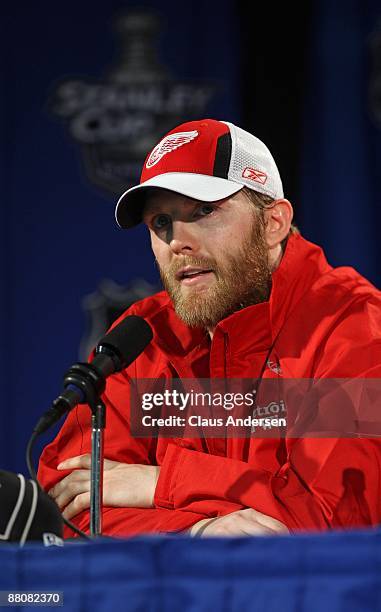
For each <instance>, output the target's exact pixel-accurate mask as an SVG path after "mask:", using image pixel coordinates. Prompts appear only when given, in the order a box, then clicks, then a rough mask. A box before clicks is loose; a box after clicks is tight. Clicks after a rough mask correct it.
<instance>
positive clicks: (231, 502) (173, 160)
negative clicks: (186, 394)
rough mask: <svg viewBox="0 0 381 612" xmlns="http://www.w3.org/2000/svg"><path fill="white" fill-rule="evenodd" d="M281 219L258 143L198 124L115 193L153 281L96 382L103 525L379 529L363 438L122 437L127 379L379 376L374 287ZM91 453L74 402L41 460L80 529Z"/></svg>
mask: <svg viewBox="0 0 381 612" xmlns="http://www.w3.org/2000/svg"><path fill="white" fill-rule="evenodd" d="M292 215H293V211H292V206H291V204H290V202H289V201H288V200H287V199H285V198H284V194H283V187H282V182H281V179H280V176H279V172H278V169H277V167H276V164H275V161H274V159H273V157H272V155H271V153H270V151H269V150H268V148H267V147H266V146H265V145H264V143H263V142H261V141H260V140H259V139H258V138H256V137H255V136H253V135H251V134H249V133H247V132H245V131H244V130H242V129H240V128H238V127H236V126H234V125H232V124H231V123H228V122H222V121H216V120H211V119H205V120H201V121H192V122H189V123H185V124H183V125H180V126H178V127H176V128H175V129H173V130H172V131H171V132H169V134H167V135H166V136H165V137H164V138H163V139H162V140H161V141H160V142H159V143H158V144H157V145H156V146H155V147H154V149H153V150H152V151H151V152H150V153H149V154H148V156H147V158H146V161H145V163H144V167H143V172H142V176H141V182H140V184H139V185H137V186H135V187H133V188H131V189H129V190H128V191H126V193H124V194H123V196H122V197H121V198H120V200H119V202H118V204H117V209H116V219H117V222H118V224H119V225H120V226H121V227H122V228H126V229H127V228H130V227H133V226H134V225H136V224H138V223H140V222H142V221H143V222H144V223H145V224H146V225H147V227H148V230H149V232H150V236H151V243H152V250H153V253H154V256H155V258H156V261H157V264H158V266H159V270H160V275H161V278H162V281H163V285H164V288H165V290H164V291H162V292H160V293H158V294H156V295H154V296H152V297H149V298H146V299H145V300H142V301H140V302H138V303H136V304H134V305H133V306H132V307H131V308H130V309H129V310H128V311H127V312H126V313H125V314H124V315H123V317H124V316H126V315H128V314H136V315H140V316H142V317H144V318H145V319H146V320H147V321H148V323H149V324H150V325H151V327H152V329H153V332H154V339H153V341H152V343H151V344H150V345H149V346H148V347H147V348H146V349H145V351H144V352H143V353H142V354H141V355H140V357H139V358H138V359H137V360H136V361H135V362H134V363H133V364H132V365H131V366H129V367H128V368H127V369H126V370H125V371H123V372H121V373H118V374H114V375H113V376H111V377H110V378H109V379H108V382H107V386H106V391H105V393H104V396H103V400H104V401H105V403H106V406H107V428H106V435H105V457H106V458H107V459H106V461H105V469H104V496H103V503H104V508H103V533H105V534H108V535H120V536H126V535H133V534H138V533H147V532H165V533H169V532H182V531H189V532H190V533H191V535H202V536H208V535H245V534H247V535H255V534H281V533H287V532H289V531H294V530H300V529H314V530H324V529H330V528H334V527H358V526H364V525H375V524H377V523H379V521H380V519H381V516H380V515H381V505H380V503H379V500H380V499H381V489H380V486H381V485H380V482H381V479H380V478H379V474H380V459H381V453H380V444H379V442H378V441H377V439H375V440H374V439H371V438H367V439H362V438H361V436H357V437H355V438H353V436H352V437H349V436H332V435H331V436H328V435H327V436H320V437H318V438H316V437H315V438H314V437H308V436H300V437H295V436H294V437H291V438H289V437H286V438H284V437H280V436H274V437H271V438H269V437H262V438H261V437H258V436H254V435H253V436H251V437H250V436H249V437H248V436H246V437H226V438H213V437H211V438H208V437H204V438H203V437H202V436H199V437H198V438H190V439H188V438H184V437H178V438H172V439H171V438H167V437H160V436H159V437H158V438H154V437H151V438H138V437H136V438H134V437H133V435H132V434H131V427H130V422H131V414H130V411H129V393H130V387H129V383H130V381H131V380H138V379H142V378H150V379H161V378H163V379H167V380H171V379H176V378H177V379H178V378H181V379H186V378H210V379H214V378H224V379H231V378H236V379H237V378H240V379H260V380H262V379H263V380H265V379H266V378H270V379H276V380H281V379H287V378H289V379H302V380H304V379H316V380H321V379H323V380H324V379H368V378H369V379H376V378H379V377H380V373H381V366H380V364H381V342H380V330H381V308H380V306H381V295H380V293H379V292H378V291H377V290H376V289H375V288H374V287H373V286H372V285H371V284H370V283H369V282H368V281H366V280H365V279H364V278H363V277H361V276H360V275H359V274H358V273H356V272H355V271H354V270H353V269H351V268H338V269H333V268H332V267H331V266H330V265H329V264H328V263H327V261H326V259H325V257H324V254H323V252H322V250H321V249H320V248H319V247H318V246H316V245H314V244H312V243H310V242H307V241H306V240H305V239H304V238H303V237H302V236H301V235H300V233H299V232H298V230H297V229H296V228H295V227H294V226H293V225H292ZM123 317H122V318H123ZM326 403H327V402H326ZM328 403H329V402H328ZM332 403H334V402H331V405H332ZM309 409H310V408H309V406H308V405H307V413H308V410H309ZM311 410H312V406H311ZM90 448H91V443H90V416H89V412H88V411H87V410H83V408H81V407H79V408H77V409H76V410H75V411H72V413H71V414H70V415H69V416H68V418H67V420H66V422H65V424H64V425H63V427H62V429H61V431H60V433H59V434H58V436H57V437H56V439H55V440H54V441H53V442H52V443H51V444H50V445H49V446H48V447H47V448H46V449H45V450H44V452H43V454H42V457H41V460H40V468H39V478H40V481H41V482H42V484H43V486H44V487H45V488H46V489H47V490H48V491H49V493H50V495H51V496H52V497H53V498H54V499H55V500H56V502H57V503H58V505H59V507H60V508H61V509H62V510H63V514H64V516H65V517H66V518H69V519H72V520H73V522H75V524H76V525H77V526H78V527H79V528H81V529H83V530H87V529H88V526H89V505H90V494H89V491H90V472H89V468H90V455H89V453H90ZM67 534H69V531H68V532H67Z"/></svg>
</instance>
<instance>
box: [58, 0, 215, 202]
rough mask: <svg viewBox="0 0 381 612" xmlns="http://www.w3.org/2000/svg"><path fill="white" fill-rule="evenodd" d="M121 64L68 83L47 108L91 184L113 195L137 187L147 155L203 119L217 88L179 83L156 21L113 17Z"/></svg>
mask: <svg viewBox="0 0 381 612" xmlns="http://www.w3.org/2000/svg"><path fill="white" fill-rule="evenodd" d="M115 29H116V31H117V33H118V35H119V37H120V46H121V55H120V59H119V61H118V63H117V64H116V65H115V66H113V67H111V69H110V71H109V72H108V74H106V75H105V77H104V78H103V79H101V80H100V81H98V82H91V81H90V80H79V79H74V78H73V79H69V80H65V81H63V82H61V84H60V85H59V86H58V87H57V88H56V90H55V91H54V92H53V95H52V97H51V100H50V108H51V110H52V112H53V113H54V114H55V115H58V116H59V117H61V118H62V119H64V121H65V122H66V123H67V125H68V127H69V130H70V134H71V136H72V137H73V138H74V139H75V140H76V142H78V144H79V145H80V147H81V153H82V157H83V161H84V166H85V169H86V173H87V176H88V178H89V180H90V181H91V182H92V183H93V184H94V185H97V186H98V187H100V188H102V190H104V191H106V192H108V193H109V194H111V195H112V196H113V197H115V196H118V195H120V194H121V193H122V192H123V191H124V190H125V189H127V188H128V187H130V186H131V185H133V184H135V183H136V182H137V181H138V180H139V177H140V171H141V167H142V163H143V161H144V158H145V156H146V153H147V151H148V150H149V149H151V148H152V147H153V146H154V144H155V143H156V142H157V141H158V140H159V139H160V138H161V137H162V135H163V134H164V133H166V132H167V131H169V130H170V129H172V128H173V127H174V126H175V125H177V124H179V123H182V122H184V121H190V120H192V119H196V118H199V117H201V116H203V115H204V112H205V108H206V105H207V103H208V102H209V101H210V99H211V97H212V95H213V93H214V87H213V86H212V84H210V83H195V82H189V81H179V80H175V79H173V78H172V77H171V75H170V74H169V71H168V70H167V69H166V68H165V67H164V66H162V65H161V63H160V61H159V59H158V57H157V55H158V54H157V38H158V34H159V32H160V21H159V18H158V17H157V16H156V15H154V14H152V13H145V12H133V13H128V14H127V15H123V16H120V17H118V18H117V19H115Z"/></svg>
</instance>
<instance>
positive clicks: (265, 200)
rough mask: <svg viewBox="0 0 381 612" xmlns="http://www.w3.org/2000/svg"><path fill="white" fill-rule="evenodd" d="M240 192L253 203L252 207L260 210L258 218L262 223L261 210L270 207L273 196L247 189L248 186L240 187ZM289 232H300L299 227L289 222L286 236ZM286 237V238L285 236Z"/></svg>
mask: <svg viewBox="0 0 381 612" xmlns="http://www.w3.org/2000/svg"><path fill="white" fill-rule="evenodd" d="M242 193H244V194H245V196H246V197H247V199H248V200H249V202H251V203H252V204H254V208H255V209H256V210H257V211H259V212H260V219H261V221H262V222H263V224H264V214H263V212H264V211H265V210H266V209H268V208H271V207H272V204H273V203H274V202H275V201H276V200H274V198H271V197H270V196H267V195H264V194H263V193H259V192H258V191H254V190H253V189H249V188H248V187H244V188H243V189H242ZM291 234H300V231H299V229H298V228H297V227H296V225H294V224H293V223H291V227H290V231H289V233H288V236H290V235H291ZM286 239H287V238H286Z"/></svg>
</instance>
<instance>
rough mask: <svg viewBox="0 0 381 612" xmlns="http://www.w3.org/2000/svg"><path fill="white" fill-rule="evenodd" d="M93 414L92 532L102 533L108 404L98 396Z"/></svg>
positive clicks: (92, 408)
mask: <svg viewBox="0 0 381 612" xmlns="http://www.w3.org/2000/svg"><path fill="white" fill-rule="evenodd" d="M90 408H91V411H92V416H91V424H92V430H91V476H90V534H91V535H92V536H100V535H102V504H103V466H104V430H105V426H106V406H105V405H104V402H103V401H102V400H101V399H100V397H98V398H97V399H96V401H95V402H94V403H93V404H92V405H91V406H90Z"/></svg>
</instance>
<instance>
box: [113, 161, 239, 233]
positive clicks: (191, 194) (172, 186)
mask: <svg viewBox="0 0 381 612" xmlns="http://www.w3.org/2000/svg"><path fill="white" fill-rule="evenodd" d="M243 187H244V185H242V184H240V183H235V182H233V181H228V180H227V179H223V178H220V177H218V176H208V175H205V174H195V173H191V172H167V173H166V174H159V175H158V176H154V177H153V178H151V179H149V180H148V181H145V182H144V183H142V184H141V185H136V186H135V187H131V189H128V190H127V191H125V193H124V194H123V195H122V196H121V197H120V198H119V200H118V202H117V205H116V208H115V219H116V222H117V223H118V225H119V226H120V227H122V228H125V229H127V228H129V227H133V226H134V225H137V224H138V223H140V222H141V220H142V213H143V208H144V203H145V198H146V196H147V191H148V190H149V189H153V188H159V189H168V190H169V191H174V192H175V193H179V194H181V195H184V196H187V197H188V198H193V199H194V200H200V201H201V202H216V201H217V200H223V199H224V198H228V197H229V196H232V195H233V194H235V193H237V192H238V191H240V190H241V189H242V188H243Z"/></svg>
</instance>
